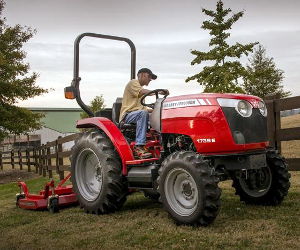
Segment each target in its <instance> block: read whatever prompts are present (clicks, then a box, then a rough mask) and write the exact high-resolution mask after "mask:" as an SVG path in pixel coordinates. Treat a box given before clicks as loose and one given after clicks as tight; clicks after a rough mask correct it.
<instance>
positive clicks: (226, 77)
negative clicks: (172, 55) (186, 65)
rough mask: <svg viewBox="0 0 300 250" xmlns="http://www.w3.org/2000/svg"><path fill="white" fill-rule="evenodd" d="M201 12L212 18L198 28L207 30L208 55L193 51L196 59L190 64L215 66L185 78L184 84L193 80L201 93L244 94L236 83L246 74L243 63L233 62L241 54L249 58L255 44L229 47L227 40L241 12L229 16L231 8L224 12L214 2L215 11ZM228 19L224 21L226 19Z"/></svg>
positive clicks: (203, 10) (205, 10)
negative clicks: (206, 63) (199, 87)
mask: <svg viewBox="0 0 300 250" xmlns="http://www.w3.org/2000/svg"><path fill="white" fill-rule="evenodd" d="M202 12H203V13H205V14H206V15H207V16H209V17H210V18H212V20H211V21H210V20H208V21H204V22H203V24H202V26H201V28H202V29H204V30H209V34H210V35H211V37H212V38H211V40H210V42H209V47H210V48H211V49H210V50H209V51H208V52H202V51H197V50H192V51H191V53H192V54H193V55H194V56H196V58H195V59H194V60H193V61H192V62H191V65H195V64H201V63H203V62H205V61H213V62H214V65H212V66H205V67H203V70H202V71H201V72H200V73H198V74H196V75H194V76H191V77H188V78H187V79H186V82H189V81H191V80H196V81H197V82H198V83H199V84H200V85H202V86H203V87H204V92H220V93H226V92H227V93H228V92H231V93H243V92H244V91H243V89H242V88H241V86H240V84H239V79H241V78H242V77H243V76H244V75H245V72H246V70H245V68H244V67H243V66H242V64H241V63H240V62H239V61H237V60H235V59H237V58H240V57H241V56H242V55H246V56H247V55H248V54H249V52H252V51H253V46H254V45H255V44H256V43H249V44H246V45H242V44H240V43H236V44H235V45H232V46H230V45H228V43H227V41H226V40H227V38H228V37H229V36H230V33H229V32H226V31H228V30H230V29H231V26H232V25H233V24H234V23H235V22H237V21H238V20H239V19H240V18H241V17H242V16H243V14H244V12H243V11H241V12H238V13H236V14H233V15H232V16H231V17H228V18H227V16H228V15H229V14H230V12H232V11H231V9H224V8H223V2H222V1H221V0H219V1H218V2H217V6H216V10H215V11H213V10H207V9H202ZM226 18H227V19H226Z"/></svg>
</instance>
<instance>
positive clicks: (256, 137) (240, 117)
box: [217, 98, 268, 144]
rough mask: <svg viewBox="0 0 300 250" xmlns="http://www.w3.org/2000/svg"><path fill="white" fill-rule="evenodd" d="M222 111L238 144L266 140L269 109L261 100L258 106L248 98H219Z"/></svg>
mask: <svg viewBox="0 0 300 250" xmlns="http://www.w3.org/2000/svg"><path fill="white" fill-rule="evenodd" d="M217 100H218V103H219V104H220V106H221V108H222V111H223V113H224V115H225V117H226V120H227V123H228V125H229V128H230V130H231V133H232V137H233V139H234V141H235V143H236V144H247V143H257V142H265V141H267V140H268V134H267V117H266V116H267V111H266V107H265V104H264V103H263V102H260V103H259V104H258V105H257V106H256V108H253V106H252V105H251V104H250V103H249V102H248V101H246V100H238V99H225V98H218V99H217Z"/></svg>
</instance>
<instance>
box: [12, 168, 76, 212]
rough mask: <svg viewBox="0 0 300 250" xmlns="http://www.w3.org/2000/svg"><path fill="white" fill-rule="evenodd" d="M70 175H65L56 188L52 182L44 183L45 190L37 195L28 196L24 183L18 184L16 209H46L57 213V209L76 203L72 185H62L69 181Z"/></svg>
mask: <svg viewBox="0 0 300 250" xmlns="http://www.w3.org/2000/svg"><path fill="white" fill-rule="evenodd" d="M70 177H71V174H69V175H67V176H66V178H65V179H63V180H62V181H61V182H60V183H59V184H58V185H57V186H56V187H54V180H52V181H50V182H48V183H46V185H45V189H44V190H41V191H40V192H39V194H30V193H29V190H28V187H27V185H26V183H25V182H21V181H20V182H18V186H19V187H20V193H19V194H17V195H16V205H17V207H20V208H23V209H30V210H44V209H48V210H49V211H50V212H58V211H59V207H63V206H68V205H71V204H76V203H77V197H76V194H75V193H74V192H73V189H72V185H65V186H63V184H64V183H65V182H66V181H67V180H68V179H70Z"/></svg>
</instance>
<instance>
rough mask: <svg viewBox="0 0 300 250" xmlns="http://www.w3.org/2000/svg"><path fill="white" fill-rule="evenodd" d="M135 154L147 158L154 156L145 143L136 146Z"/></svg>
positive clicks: (140, 157) (136, 156)
mask: <svg viewBox="0 0 300 250" xmlns="http://www.w3.org/2000/svg"><path fill="white" fill-rule="evenodd" d="M133 154H134V157H135V158H138V159H146V158H151V157H152V154H151V153H150V152H149V151H148V149H147V148H145V146H143V145H138V146H134V148H133Z"/></svg>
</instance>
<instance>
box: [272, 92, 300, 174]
mask: <svg viewBox="0 0 300 250" xmlns="http://www.w3.org/2000/svg"><path fill="white" fill-rule="evenodd" d="M266 105H267V108H268V134H269V141H270V146H272V147H275V148H276V149H278V151H279V152H281V142H282V141H293V140H300V127H294V128H281V119H282V117H281V116H280V112H281V111H285V110H291V109H298V108H300V96H295V97H289V98H284V99H275V100H267V101H266ZM299 143H300V141H299ZM299 155H300V152H299ZM286 160H287V162H288V164H289V170H295V171H300V157H299V158H287V159H286Z"/></svg>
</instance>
